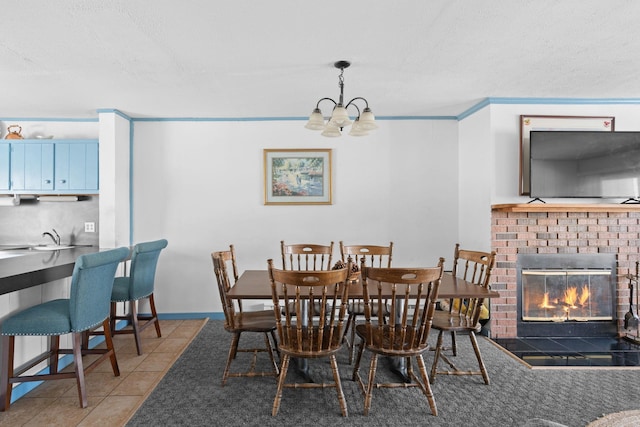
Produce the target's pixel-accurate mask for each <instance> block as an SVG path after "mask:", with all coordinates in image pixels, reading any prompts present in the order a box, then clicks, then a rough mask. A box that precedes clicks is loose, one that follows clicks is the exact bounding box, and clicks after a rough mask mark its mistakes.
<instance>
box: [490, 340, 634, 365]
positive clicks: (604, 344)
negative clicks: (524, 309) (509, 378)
mask: <svg viewBox="0 0 640 427" xmlns="http://www.w3.org/2000/svg"><path fill="white" fill-rule="evenodd" d="M494 341H495V342H496V343H497V344H498V345H500V346H501V347H503V348H505V349H506V350H508V351H509V352H510V353H512V354H513V355H514V356H516V357H518V358H520V359H521V360H522V361H524V362H526V363H527V364H528V365H529V366H531V367H534V368H535V367H545V368H548V367H567V366H573V367H588V366H597V367H603V368H604V367H623V366H624V367H631V366H637V367H640V345H638V344H636V343H634V342H631V341H628V340H626V339H623V338H615V337H611V338H526V339H525V338H509V339H495V340H494Z"/></svg>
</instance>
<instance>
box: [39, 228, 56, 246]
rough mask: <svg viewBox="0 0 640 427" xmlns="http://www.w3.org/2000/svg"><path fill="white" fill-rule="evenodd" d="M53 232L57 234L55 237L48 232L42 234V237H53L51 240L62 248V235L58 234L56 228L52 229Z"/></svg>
mask: <svg viewBox="0 0 640 427" xmlns="http://www.w3.org/2000/svg"><path fill="white" fill-rule="evenodd" d="M51 231H53V234H55V236H54V235H53V234H51V233H49V232H48V231H45V232H44V233H42V237H44V236H49V237H51V240H53V243H55V244H56V245H58V246H60V235H59V234H58V232H57V231H56V229H55V228H52V229H51Z"/></svg>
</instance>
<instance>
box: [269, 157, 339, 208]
mask: <svg viewBox="0 0 640 427" xmlns="http://www.w3.org/2000/svg"><path fill="white" fill-rule="evenodd" d="M264 171H265V178H264V182H265V204H266V205H279V204H280V205H281V204H288V205H290V204H304V205H309V204H324V205H327V204H331V150H330V149H289V150H284V149H282V150H281V149H265V150H264Z"/></svg>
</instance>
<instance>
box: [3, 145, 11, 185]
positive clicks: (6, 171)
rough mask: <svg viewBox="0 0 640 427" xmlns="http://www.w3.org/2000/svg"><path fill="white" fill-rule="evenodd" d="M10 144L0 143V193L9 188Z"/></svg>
mask: <svg viewBox="0 0 640 427" xmlns="http://www.w3.org/2000/svg"><path fill="white" fill-rule="evenodd" d="M10 159H11V144H7V143H0V191H4V190H8V189H9V187H10V186H11V167H10V164H11V162H10Z"/></svg>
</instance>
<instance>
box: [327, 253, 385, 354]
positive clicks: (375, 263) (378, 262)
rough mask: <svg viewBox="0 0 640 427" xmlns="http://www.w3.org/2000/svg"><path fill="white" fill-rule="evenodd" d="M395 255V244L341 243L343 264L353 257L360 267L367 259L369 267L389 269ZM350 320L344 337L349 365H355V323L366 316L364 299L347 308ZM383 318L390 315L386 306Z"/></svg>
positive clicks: (375, 311) (350, 303)
mask: <svg viewBox="0 0 640 427" xmlns="http://www.w3.org/2000/svg"><path fill="white" fill-rule="evenodd" d="M392 255H393V242H389V246H379V245H345V244H344V243H343V242H342V241H340V257H341V259H342V262H345V263H346V262H347V259H348V258H349V257H351V259H352V260H353V263H354V264H355V265H357V266H360V262H361V260H362V259H365V260H366V262H367V265H369V267H379V268H383V267H386V268H389V267H391V258H392ZM347 311H348V313H349V318H348V319H347V325H346V327H345V331H344V336H345V341H346V343H347V346H348V348H349V364H351V363H353V358H354V356H355V351H356V350H355V349H356V347H355V345H354V344H355V338H356V330H355V327H354V325H355V322H356V320H357V316H363V315H364V303H363V300H362V299H353V298H352V299H351V300H350V301H349V306H348V308H347ZM377 314H378V313H377V310H376V307H374V312H373V315H374V316H377ZM382 315H383V316H388V315H389V310H388V308H387V306H386V305H385V306H384V307H383V312H382ZM348 333H350V334H351V336H350V338H347V334H348Z"/></svg>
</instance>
